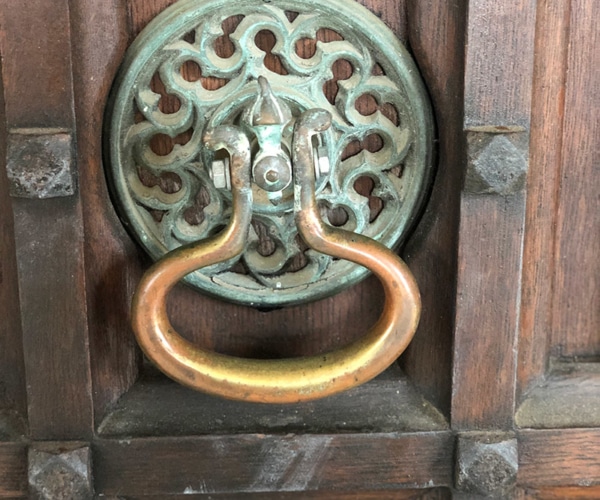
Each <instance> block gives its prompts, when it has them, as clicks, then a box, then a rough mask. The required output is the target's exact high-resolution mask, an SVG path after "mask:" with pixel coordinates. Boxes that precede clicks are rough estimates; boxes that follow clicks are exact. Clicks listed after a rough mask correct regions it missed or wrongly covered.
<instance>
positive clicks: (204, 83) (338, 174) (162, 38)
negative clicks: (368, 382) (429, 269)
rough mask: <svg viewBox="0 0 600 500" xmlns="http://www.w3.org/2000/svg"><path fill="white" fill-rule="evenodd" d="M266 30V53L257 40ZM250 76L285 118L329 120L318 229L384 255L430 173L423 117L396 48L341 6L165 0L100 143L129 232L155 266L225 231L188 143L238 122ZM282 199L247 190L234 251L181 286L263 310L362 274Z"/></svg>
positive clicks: (322, 146) (204, 158) (253, 89)
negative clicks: (356, 239) (309, 239)
mask: <svg viewBox="0 0 600 500" xmlns="http://www.w3.org/2000/svg"><path fill="white" fill-rule="evenodd" d="M269 37H272V39H273V42H274V45H273V47H272V48H270V47H266V46H265V45H264V43H262V42H260V41H261V40H263V41H264V40H265V39H268V38H269ZM334 71H335V74H336V75H337V77H334ZM340 75H341V76H340ZM260 76H263V77H265V78H266V79H267V80H268V81H269V83H270V86H271V88H272V89H273V92H274V93H275V94H276V96H277V97H278V98H279V99H280V100H282V101H283V102H285V104H287V106H288V107H289V109H290V110H291V111H292V114H293V115H294V116H298V115H299V114H300V113H301V112H303V111H305V110H307V109H311V108H321V109H325V110H327V111H329V112H330V113H331V114H332V116H333V124H332V127H331V128H330V129H329V130H328V131H327V133H326V134H324V135H323V136H322V137H321V140H320V143H319V144H317V145H315V147H318V150H319V152H320V153H322V154H324V155H326V156H327V157H328V158H329V163H330V169H329V172H328V173H327V172H324V173H322V175H321V177H320V179H319V181H318V183H317V199H318V200H319V203H320V205H321V207H322V212H323V215H324V217H326V220H329V222H330V223H331V224H332V225H336V226H339V227H342V228H344V229H347V230H350V231H354V232H358V233H362V234H365V235H367V236H369V237H371V238H374V239H376V240H378V241H380V242H382V243H383V244H384V245H386V246H388V247H390V248H397V247H398V246H399V245H400V244H401V243H402V242H403V241H404V239H405V238H406V235H407V232H408V231H409V230H410V228H411V227H412V226H413V225H414V223H415V221H416V218H417V216H418V215H419V213H420V210H421V208H422V204H423V201H424V197H425V195H426V193H427V189H428V185H429V182H430V179H431V175H432V143H433V125H432V117H431V109H430V105H429V102H428V99H427V96H426V92H425V90H424V85H423V83H422V81H421V79H420V76H419V73H418V70H417V68H416V66H415V64H414V62H413V61H412V59H411V57H410V55H409V54H408V52H407V50H406V49H405V47H404V46H403V45H402V44H401V43H400V42H399V41H398V40H397V39H396V37H395V36H394V35H393V33H392V32H391V31H390V30H389V29H388V28H387V27H386V26H385V25H384V24H383V23H382V22H381V21H380V20H379V19H378V18H377V17H376V16H374V15H373V14H372V13H371V12H369V11H367V10H366V9H365V8H363V7H362V6H360V5H358V4H356V3H354V2H349V1H346V0H329V1H327V2H324V1H315V0H281V1H275V0H273V1H258V0H238V1H235V2H231V1H229V0H206V1H198V0H181V1H180V2H178V3H176V4H175V5H173V6H172V7H170V8H169V9H167V10H165V11H164V12H163V13H162V14H160V15H159V16H158V17H157V18H156V19H154V20H153V21H152V22H151V23H150V24H149V25H148V26H147V27H146V29H145V30H144V31H143V32H142V33H141V34H140V35H139V37H138V38H137V39H136V40H135V42H134V43H133V44H132V46H131V47H130V49H129V51H128V53H127V56H126V58H125V61H124V63H123V66H122V68H121V70H120V72H119V75H118V77H117V80H116V82H115V88H114V92H113V94H112V97H111V101H110V103H109V113H110V114H109V120H110V121H109V122H108V123H107V133H106V134H105V140H106V145H107V172H108V177H109V181H110V184H111V188H112V190H113V195H114V196H113V198H114V200H115V203H116V205H117V206H118V211H119V214H120V216H121V217H122V219H123V221H124V223H125V224H126V226H127V227H128V228H129V230H130V231H131V233H132V234H133V235H134V236H135V238H136V239H137V240H138V241H139V243H140V244H141V245H142V246H143V247H144V248H145V249H146V251H147V252H148V253H149V254H150V255H151V256H152V258H153V259H155V260H157V259H159V258H160V257H162V256H163V255H165V254H166V253H167V252H168V251H170V250H172V249H174V248H177V247H179V246H181V245H185V244H187V243H190V242H194V241H198V240H202V239H205V238H207V237H208V236H210V235H213V234H215V233H217V232H218V231H219V230H220V229H221V228H223V227H224V226H225V225H226V223H227V220H228V217H229V214H230V213H231V193H230V192H229V191H228V190H227V189H217V188H216V187H215V184H214V183H213V180H212V179H211V176H210V166H211V165H212V164H213V162H214V161H215V159H218V158H216V157H215V153H214V152H212V151H209V150H208V149H206V148H205V147H204V146H203V143H202V137H203V135H204V133H205V132H206V131H207V130H208V129H210V128H212V127H215V126H217V125H222V124H235V125H238V124H239V122H240V120H241V117H242V115H243V113H244V112H245V111H246V110H247V109H248V107H249V106H251V105H252V102H254V101H255V100H256V99H257V95H258V94H259V86H258V84H257V80H258V78H259V77H260ZM292 127H293V124H292V125H291V126H290V130H289V131H288V132H289V134H291V128H292ZM284 135H285V132H284ZM293 205H294V193H293V190H291V191H289V192H284V193H283V196H282V197H280V198H279V199H277V200H273V199H271V197H270V196H269V195H268V194H267V193H266V192H264V191H262V190H261V189H260V188H258V187H255V193H254V206H253V212H254V215H253V223H252V229H251V231H250V236H249V241H248V245H247V248H246V251H245V252H244V253H243V255H242V256H241V257H240V258H238V259H236V260H235V261H228V262H225V263H222V264H219V265H215V266H212V267H209V268H205V269H202V270H200V271H197V272H194V273H192V274H190V275H188V277H187V278H186V280H187V282H188V283H189V284H190V285H193V286H195V287H197V288H199V289H200V290H202V291H204V292H207V293H209V294H211V295H213V296H217V297H221V298H224V299H226V300H230V301H234V302H239V303H243V304H247V305H253V306H261V307H276V306H282V305H287V304H296V303H302V302H307V301H311V300H315V299H318V298H322V297H325V296H329V295H332V294H334V293H336V292H337V291H340V290H341V289H343V288H345V287H347V286H349V285H351V284H353V283H356V282H358V281H359V280H361V279H362V278H364V277H365V275H366V274H367V271H366V270H365V269H364V268H362V267H360V266H357V265H355V264H353V263H351V262H347V261H343V260H337V259H334V258H332V257H329V256H326V255H323V254H320V253H318V252H316V251H314V250H310V249H307V246H306V245H305V244H304V243H303V241H302V239H301V238H300V237H299V235H298V231H297V229H296V225H295V222H294V210H293V208H294V206H293Z"/></svg>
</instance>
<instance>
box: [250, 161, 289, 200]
mask: <svg viewBox="0 0 600 500" xmlns="http://www.w3.org/2000/svg"><path fill="white" fill-rule="evenodd" d="M253 174H254V182H256V184H258V186H259V187H261V188H262V189H264V190H265V191H268V192H271V193H276V192H278V191H283V190H284V189H285V188H287V187H288V186H289V185H290V184H291V182H292V166H291V164H290V162H289V160H288V159H287V158H284V157H283V156H273V155H269V156H265V157H263V158H260V159H258V161H256V162H255V164H254V169H253Z"/></svg>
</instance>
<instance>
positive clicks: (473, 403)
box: [452, 0, 536, 430]
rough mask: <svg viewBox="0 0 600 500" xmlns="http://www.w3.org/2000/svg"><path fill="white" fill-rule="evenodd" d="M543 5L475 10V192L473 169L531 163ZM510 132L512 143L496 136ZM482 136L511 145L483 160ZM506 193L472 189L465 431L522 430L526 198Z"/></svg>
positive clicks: (457, 385) (460, 355) (471, 116)
mask: <svg viewBox="0 0 600 500" xmlns="http://www.w3.org/2000/svg"><path fill="white" fill-rule="evenodd" d="M535 3H536V2H535V1H534V0H513V1H510V2H502V3H498V2H495V1H493V0H483V1H480V2H475V3H470V4H469V12H468V19H469V23H468V28H467V52H466V67H465V116H464V127H465V130H466V131H467V139H468V148H469V167H468V172H467V174H468V178H467V181H466V186H467V187H469V186H470V181H471V180H472V179H471V178H470V177H469V176H471V175H475V174H472V173H471V169H472V168H474V169H477V168H479V169H483V170H482V171H483V173H485V171H486V169H487V170H489V171H490V172H491V173H492V174H494V172H495V171H498V172H497V173H499V175H502V170H503V169H505V168H508V167H509V165H508V164H507V163H506V161H505V158H507V157H509V155H510V156H512V157H513V158H518V157H519V155H521V158H522V161H526V158H527V157H528V151H527V146H526V144H523V143H524V142H526V141H525V140H524V138H523V132H525V131H527V130H528V129H529V114H530V109H531V106H530V100H531V79H532V73H533V34H534V26H535ZM499 40H502V43H498V41H499ZM506 132H508V134H507V135H506V138H505V139H498V136H497V135H495V134H501V133H506ZM473 134H480V135H479V136H474V135H473ZM481 134H482V135H483V136H481ZM486 136H487V139H486ZM476 139H483V140H488V141H490V142H489V145H488V147H489V148H491V147H492V146H493V144H494V141H495V144H496V145H502V147H499V148H497V149H487V148H484V149H482V150H481V151H480V152H479V156H474V155H475V153H474V150H472V149H473V148H475V147H476V146H477V144H478V143H477V142H475V141H476ZM486 151H487V154H489V155H491V158H490V157H487V156H486ZM500 153H501V154H502V157H501V158H498V157H497V155H498V154H500ZM486 163H490V165H486ZM503 187H508V188H509V187H510V186H500V187H499V188H498V187H497V186H491V190H490V192H491V193H492V194H473V193H472V192H469V191H468V190H465V191H464V192H463V196H462V201H461V216H460V229H459V253H458V280H457V312H456V326H455V344H454V387H453V399H452V425H453V427H455V428H457V429H507V430H508V429H511V428H512V420H513V412H514V405H515V402H514V398H515V386H516V364H517V359H516V346H517V338H518V319H519V307H520V287H521V268H522V245H523V226H524V215H525V195H524V193H523V191H522V190H521V189H516V190H511V189H508V190H507V191H505V190H504V189H503ZM476 192H477V191H476ZM494 193H497V194H494Z"/></svg>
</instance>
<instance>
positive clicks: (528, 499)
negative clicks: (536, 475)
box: [515, 487, 600, 500]
mask: <svg viewBox="0 0 600 500" xmlns="http://www.w3.org/2000/svg"><path fill="white" fill-rule="evenodd" d="M598 498H600V488H598V487H589V488H585V487H584V488H576V487H574V488H543V489H536V488H526V489H523V490H520V491H518V492H517V494H516V495H515V500H597V499H598Z"/></svg>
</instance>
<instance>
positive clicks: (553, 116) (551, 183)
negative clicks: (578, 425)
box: [518, 0, 570, 395]
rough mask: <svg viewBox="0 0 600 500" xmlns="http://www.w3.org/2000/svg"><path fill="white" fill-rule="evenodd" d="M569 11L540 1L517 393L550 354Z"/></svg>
mask: <svg viewBox="0 0 600 500" xmlns="http://www.w3.org/2000/svg"><path fill="white" fill-rule="evenodd" d="M569 15H570V2H564V1H562V0H545V1H540V2H538V6H537V17H536V40H535V61H534V74H533V87H532V94H533V95H532V111H531V144H530V163H529V175H528V181H527V213H526V221H525V243H524V250H523V287H522V290H523V292H522V297H521V318H520V323H521V324H520V336H519V366H518V392H519V395H522V394H523V393H524V392H525V391H526V390H527V389H528V388H529V387H530V386H531V385H532V384H533V383H534V382H535V381H536V380H537V378H538V377H540V376H541V375H543V373H544V371H545V370H546V366H547V361H548V354H549V345H550V333H551V331H552V315H553V309H554V304H553V298H554V297H553V290H554V288H553V286H552V285H553V281H554V273H555V269H556V252H555V250H556V244H555V241H556V237H557V235H556V215H557V214H556V209H557V206H558V204H557V202H558V185H559V184H558V182H559V177H558V173H559V169H560V164H561V158H562V130H563V118H564V111H565V109H564V107H565V100H564V88H565V80H566V68H567V48H568V35H569Z"/></svg>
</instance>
